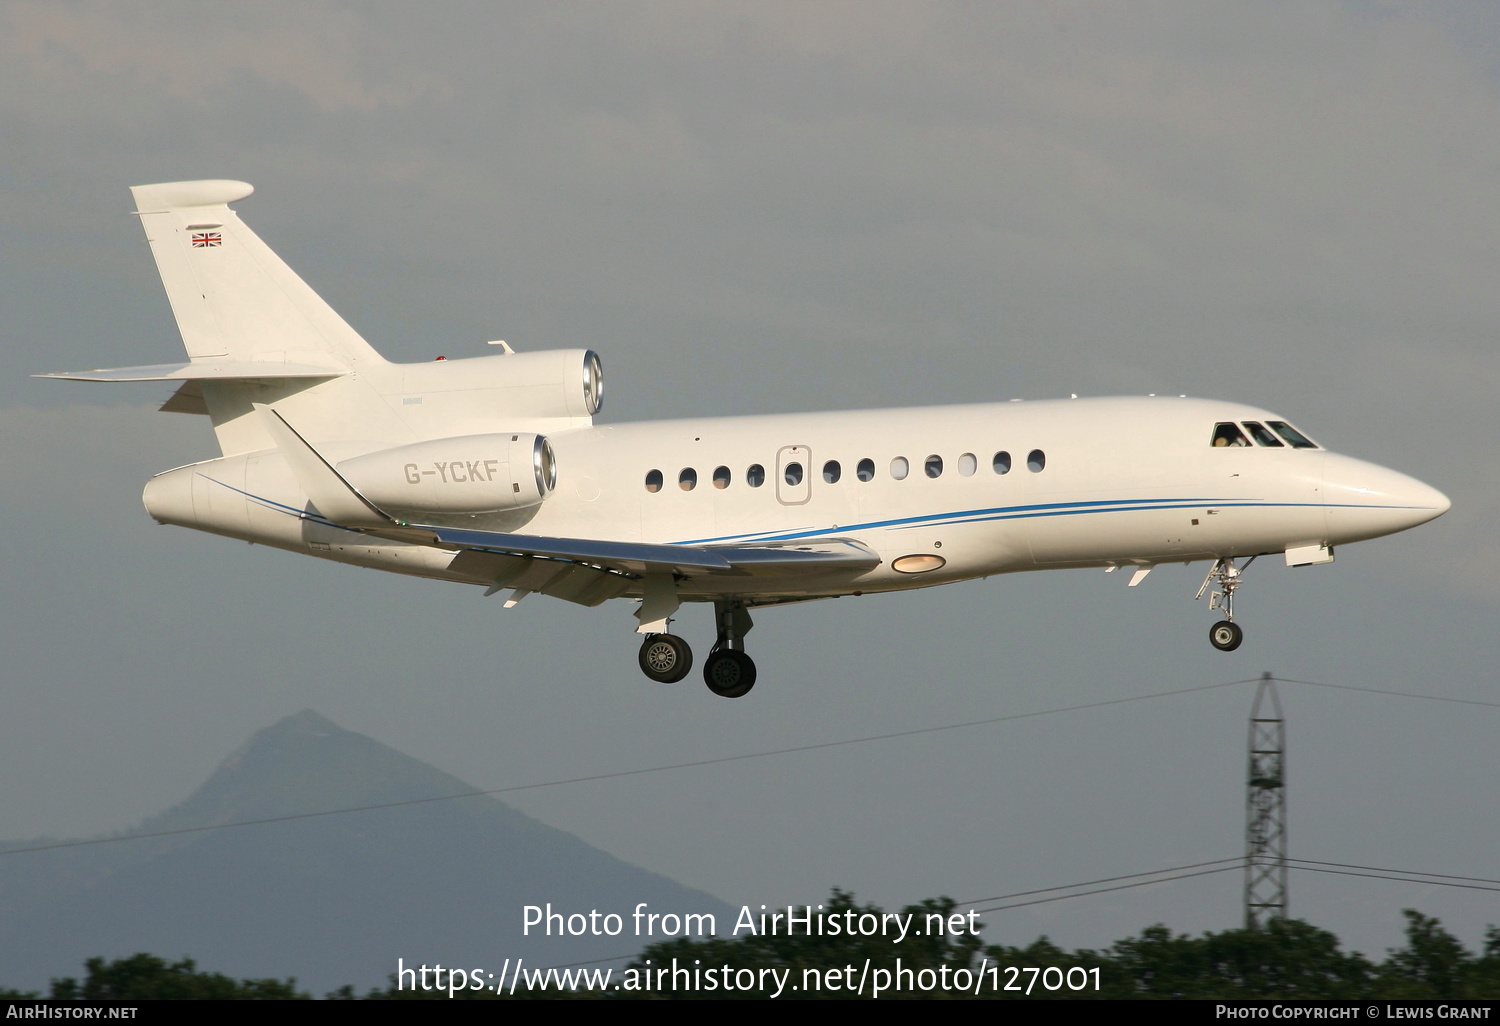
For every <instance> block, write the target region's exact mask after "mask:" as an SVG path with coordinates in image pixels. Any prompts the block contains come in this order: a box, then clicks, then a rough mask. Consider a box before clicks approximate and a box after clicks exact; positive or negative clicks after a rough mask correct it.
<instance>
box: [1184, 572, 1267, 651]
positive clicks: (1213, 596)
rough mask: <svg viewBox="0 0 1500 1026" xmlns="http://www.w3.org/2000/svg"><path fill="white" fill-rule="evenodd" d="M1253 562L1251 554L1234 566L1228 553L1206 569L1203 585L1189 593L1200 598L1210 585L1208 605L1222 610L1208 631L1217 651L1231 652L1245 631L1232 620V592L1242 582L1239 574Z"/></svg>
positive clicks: (1238, 643)
mask: <svg viewBox="0 0 1500 1026" xmlns="http://www.w3.org/2000/svg"><path fill="white" fill-rule="evenodd" d="M1254 562H1255V557H1254V556H1251V557H1250V558H1249V559H1248V560H1246V561H1245V565H1244V566H1243V567H1236V566H1235V565H1234V557H1232V556H1227V557H1225V558H1224V559H1221V560H1219V561H1218V562H1217V563H1215V564H1214V566H1213V569H1212V570H1210V571H1209V572H1208V576H1207V577H1205V578H1203V586H1202V587H1201V588H1199V589H1198V594H1197V595H1195V596H1193V597H1194V598H1195V599H1201V598H1202V597H1203V593H1204V592H1205V591H1208V589H1209V586H1210V585H1212V586H1213V587H1214V590H1213V591H1212V592H1211V593H1210V594H1209V596H1208V608H1209V609H1210V610H1213V609H1222V610H1224V619H1222V620H1220V621H1219V622H1218V623H1216V624H1214V625H1213V627H1212V629H1210V630H1209V632H1208V640H1209V641H1210V642H1212V643H1213V646H1214V648H1216V649H1218V650H1219V651H1220V652H1233V651H1234V650H1235V649H1237V648H1239V647H1240V642H1242V641H1244V640H1245V632H1244V631H1243V630H1241V629H1240V625H1239V624H1237V623H1235V622H1234V593H1235V591H1236V590H1237V589H1238V588H1239V586H1240V585H1241V584H1242V583H1243V582H1242V581H1241V580H1240V576H1241V575H1242V574H1243V573H1244V572H1245V571H1246V570H1248V569H1249V568H1250V564H1251V563H1254Z"/></svg>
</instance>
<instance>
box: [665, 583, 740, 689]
mask: <svg viewBox="0 0 1500 1026" xmlns="http://www.w3.org/2000/svg"><path fill="white" fill-rule="evenodd" d="M714 619H715V620H716V622H717V624H718V638H717V640H715V641H714V647H713V648H711V649H709V652H708V658H707V659H706V660H704V662H703V681H704V683H705V684H707V685H708V690H710V691H712V692H713V693H714V694H716V695H718V696H719V697H721V698H742V697H744V696H745V695H748V694H749V693H750V689H751V688H753V687H754V686H755V660H753V659H751V658H750V657H749V656H748V655H746V654H745V635H746V634H748V633H749V632H750V628H751V627H753V626H754V624H753V623H752V622H751V620H750V613H749V611H748V610H746V609H745V606H744V604H743V603H740V602H715V603H714ZM639 661H640V664H641V672H642V673H644V674H645V675H646V676H648V677H650V678H651V679H652V680H654V681H658V682H660V683H662V684H676V683H677V682H678V681H680V680H682V678H684V677H686V676H687V675H688V671H689V670H691V669H692V668H693V650H692V649H691V648H689V647H688V643H687V642H686V641H683V640H682V639H681V638H679V637H678V636H677V635H675V634H649V635H647V636H646V640H645V641H643V642H642V643H641V652H640V660H639Z"/></svg>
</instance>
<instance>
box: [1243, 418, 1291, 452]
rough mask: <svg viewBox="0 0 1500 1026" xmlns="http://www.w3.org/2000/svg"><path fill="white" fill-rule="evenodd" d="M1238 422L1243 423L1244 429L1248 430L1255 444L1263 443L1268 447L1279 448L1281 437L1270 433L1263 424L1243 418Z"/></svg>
mask: <svg viewBox="0 0 1500 1026" xmlns="http://www.w3.org/2000/svg"><path fill="white" fill-rule="evenodd" d="M1240 423H1242V424H1244V425H1245V430H1246V431H1248V432H1250V437H1251V438H1253V439H1255V444H1256V445H1264V446H1265V447H1266V448H1268V449H1281V448H1283V446H1282V444H1281V439H1279V438H1277V437H1276V436H1275V435H1273V434H1271V432H1270V431H1268V430H1267V429H1266V426H1265V425H1264V424H1261V423H1259V422H1257V421H1253V420H1245V421H1241V422H1240Z"/></svg>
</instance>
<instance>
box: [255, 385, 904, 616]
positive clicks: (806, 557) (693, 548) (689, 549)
mask: <svg viewBox="0 0 1500 1026" xmlns="http://www.w3.org/2000/svg"><path fill="white" fill-rule="evenodd" d="M255 408H256V410H258V411H259V412H260V414H261V416H262V418H263V420H264V423H265V425H266V428H267V430H268V431H269V432H270V434H271V437H272V439H273V440H274V441H275V442H276V444H277V447H278V448H279V449H280V450H281V452H282V454H283V456H284V457H285V458H286V460H287V463H288V465H289V466H290V467H291V470H292V473H293V475H294V476H296V478H297V480H298V482H299V483H300V484H301V485H302V488H303V491H305V492H306V493H307V496H308V498H310V499H311V500H312V502H313V505H314V506H316V507H317V508H318V512H319V513H321V514H322V515H323V516H325V517H327V518H328V519H329V520H331V521H333V522H334V523H338V524H342V525H345V526H348V527H354V528H356V529H359V530H363V531H365V532H367V533H369V534H373V535H377V536H379V537H382V538H394V539H397V540H400V541H409V542H416V543H418V544H422V545H437V546H439V547H441V548H445V549H453V550H455V551H457V552H475V553H490V554H492V555H495V556H506V557H520V558H521V559H522V560H524V561H526V562H527V563H528V564H530V563H533V562H536V561H549V562H553V563H554V564H555V563H558V562H561V563H565V564H571V565H573V566H576V567H578V568H580V569H584V570H590V571H602V572H603V573H605V574H611V575H615V576H616V577H624V578H627V579H628V578H638V577H642V576H644V575H646V574H681V575H684V576H700V575H702V574H705V573H708V574H730V575H734V576H741V577H743V576H751V575H753V576H783V575H788V574H809V573H819V572H826V571H844V572H853V573H862V572H864V571H865V570H871V569H874V568H875V567H877V566H879V565H880V562H881V560H880V557H879V556H877V555H876V554H875V553H874V552H872V551H871V550H870V549H869V548H867V547H866V546H864V545H863V544H861V543H860V542H857V541H854V540H853V539H849V538H829V539H822V540H819V541H816V542H806V543H797V542H787V541H768V542H758V543H757V542H751V543H743V544H738V545H724V546H700V545H661V544H655V543H651V542H632V541H607V540H603V539H597V538H553V537H549V536H546V535H536V534H509V533H505V532H501V531H475V530H472V529H469V528H463V527H440V526H436V525H430V524H412V523H407V522H403V521H400V520H397V519H396V518H395V517H392V516H391V515H390V514H389V513H386V512H385V511H384V510H382V509H381V508H380V507H378V506H376V505H375V504H374V503H372V502H370V500H368V499H367V498H365V497H364V496H363V495H361V494H360V492H359V490H358V489H357V488H355V487H354V486H353V485H351V484H350V483H349V482H348V481H346V480H345V479H344V478H343V476H342V475H341V474H339V472H338V471H337V470H336V469H334V467H333V465H332V464H330V463H329V462H328V461H327V460H326V459H324V458H323V456H322V455H321V454H320V453H319V452H318V451H317V450H316V449H314V448H313V447H312V445H311V444H309V443H308V441H307V439H305V438H303V437H302V436H301V435H300V434H298V433H297V430H296V429H295V428H293V427H292V425H291V424H289V423H288V422H287V420H286V418H284V417H283V416H282V415H281V414H280V413H278V412H276V411H275V410H273V409H272V408H271V407H269V406H262V405H260V404H255ZM534 569H537V570H538V572H541V570H542V569H544V568H534ZM532 590H537V591H540V590H543V589H541V588H535V589H532Z"/></svg>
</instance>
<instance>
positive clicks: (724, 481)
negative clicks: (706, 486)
mask: <svg viewBox="0 0 1500 1026" xmlns="http://www.w3.org/2000/svg"><path fill="white" fill-rule="evenodd" d="M714 487H715V488H728V487H729V468H728V467H715V468H714Z"/></svg>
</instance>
